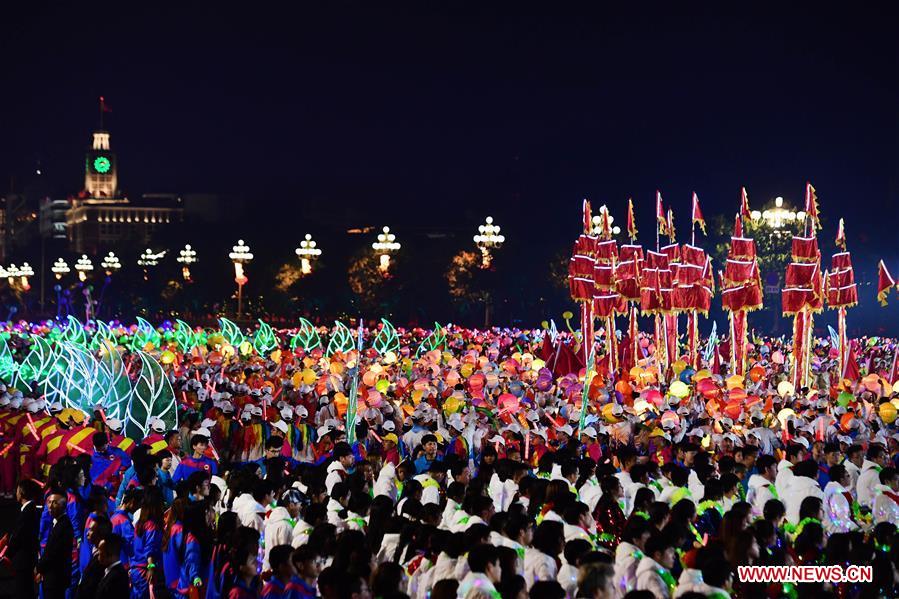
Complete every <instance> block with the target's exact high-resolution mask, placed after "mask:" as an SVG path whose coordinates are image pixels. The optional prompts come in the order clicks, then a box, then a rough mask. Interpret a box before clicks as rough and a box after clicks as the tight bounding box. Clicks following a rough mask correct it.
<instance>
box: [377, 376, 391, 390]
mask: <svg viewBox="0 0 899 599" xmlns="http://www.w3.org/2000/svg"><path fill="white" fill-rule="evenodd" d="M389 388H390V382H389V381H388V380H387V379H381V380H379V381H378V382H377V383H375V389H377V390H378V392H379V393H387V390H388V389H389Z"/></svg>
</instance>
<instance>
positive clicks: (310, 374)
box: [301, 368, 318, 385]
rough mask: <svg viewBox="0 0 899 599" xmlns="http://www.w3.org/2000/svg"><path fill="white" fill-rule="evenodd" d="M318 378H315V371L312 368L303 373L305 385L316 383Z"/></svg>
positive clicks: (302, 377) (302, 378)
mask: <svg viewBox="0 0 899 599" xmlns="http://www.w3.org/2000/svg"><path fill="white" fill-rule="evenodd" d="M316 378H318V377H316V376H315V371H313V370H312V369H310V368H304V369H303V372H302V373H301V380H302V381H303V384H304V385H311V384H312V383H314V382H315V379H316Z"/></svg>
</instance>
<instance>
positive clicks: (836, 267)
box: [824, 218, 858, 376]
mask: <svg viewBox="0 0 899 599" xmlns="http://www.w3.org/2000/svg"><path fill="white" fill-rule="evenodd" d="M836 245H837V247H838V248H840V249H841V250H843V251H841V252H837V253H835V254H834V255H833V256H831V257H830V270H829V271H828V272H826V273H825V274H824V288H825V290H826V295H827V307H828V308H830V309H831V310H836V311H837V335H838V337H839V343H840V346H839V347H838V348H837V363H838V366H839V369H838V370H837V372H839V373H840V376H843V369H844V368H845V367H846V356H847V351H848V337H847V334H846V309H847V308H852V307H853V306H855V305H856V304H858V288H857V287H856V284H855V273H854V272H853V270H852V257H851V256H850V255H849V252H848V251H847V250H846V229H845V226H844V224H843V219H842V218H841V219H840V225H839V227H838V228H837V238H836Z"/></svg>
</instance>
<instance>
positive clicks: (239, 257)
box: [228, 239, 253, 320]
mask: <svg viewBox="0 0 899 599" xmlns="http://www.w3.org/2000/svg"><path fill="white" fill-rule="evenodd" d="M228 257H229V258H231V261H232V262H234V282H235V283H237V320H240V317H241V315H242V314H243V286H244V285H245V284H246V282H247V281H248V280H249V279H247V277H246V275H245V274H244V272H243V267H244V264H249V263H250V261H251V260H252V259H253V253H252V252H250V246H248V245H247V244H245V243H244V241H243V239H238V240H237V245H235V246H234V247H232V248H231V253H230V254H228Z"/></svg>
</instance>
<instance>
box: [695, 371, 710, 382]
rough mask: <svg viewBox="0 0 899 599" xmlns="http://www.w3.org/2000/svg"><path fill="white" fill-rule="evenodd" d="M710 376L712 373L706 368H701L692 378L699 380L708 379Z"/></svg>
mask: <svg viewBox="0 0 899 599" xmlns="http://www.w3.org/2000/svg"><path fill="white" fill-rule="evenodd" d="M711 377H712V373H711V372H710V371H709V370H708V369H706V368H703V369H702V370H700V371H698V372H697V373H696V374H694V375H693V380H694V381H701V380H703V379H708V378H711Z"/></svg>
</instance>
